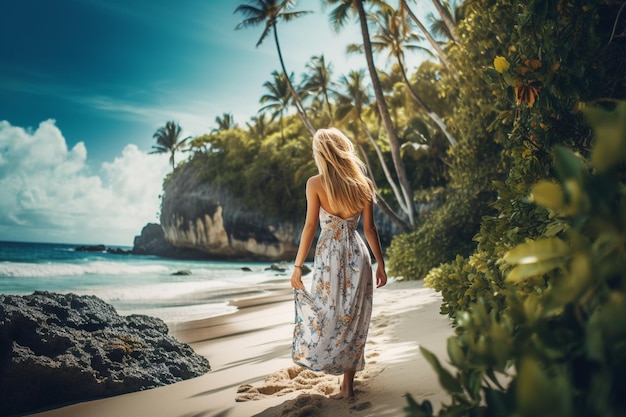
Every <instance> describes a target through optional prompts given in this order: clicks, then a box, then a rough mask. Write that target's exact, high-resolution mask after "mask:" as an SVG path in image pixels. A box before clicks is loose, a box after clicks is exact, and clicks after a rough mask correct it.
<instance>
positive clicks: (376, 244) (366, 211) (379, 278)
mask: <svg viewBox="0 0 626 417" xmlns="http://www.w3.org/2000/svg"><path fill="white" fill-rule="evenodd" d="M363 233H364V234H365V238H366V239H367V243H368V244H369V246H370V249H371V250H372V253H373V254H374V258H375V259H376V263H377V264H378V267H377V268H376V287H382V286H383V285H385V284H386V283H387V272H386V271H385V258H384V257H383V248H382V245H381V244H380V236H379V235H378V229H377V228H376V223H375V222H374V203H373V202H372V201H369V202H367V203H366V204H365V207H364V208H363Z"/></svg>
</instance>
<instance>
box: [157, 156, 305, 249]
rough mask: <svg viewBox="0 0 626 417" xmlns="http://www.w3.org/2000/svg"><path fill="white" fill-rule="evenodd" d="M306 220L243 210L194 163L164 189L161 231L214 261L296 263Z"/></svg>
mask: <svg viewBox="0 0 626 417" xmlns="http://www.w3.org/2000/svg"><path fill="white" fill-rule="evenodd" d="M303 198H304V196H303ZM302 221H303V219H302ZM302 221H300V222H298V223H297V224H296V223H295V222H289V221H284V220H279V219H271V218H266V217H265V216H263V215H262V214H261V213H259V212H258V210H255V209H254V208H246V207H243V206H242V204H241V203H238V202H237V201H236V198H235V196H234V195H233V194H232V193H231V192H230V191H229V190H222V189H218V187H215V186H214V185H212V184H211V182H210V181H209V180H208V179H206V178H202V176H201V170H200V169H198V168H197V167H195V166H194V164H190V163H188V164H186V165H184V166H182V167H180V168H178V169H177V170H176V171H175V172H174V173H173V174H172V176H171V177H170V179H169V180H168V181H167V183H166V185H165V187H164V193H163V200H162V207H161V227H162V229H163V233H164V237H165V240H166V241H167V242H169V243H170V244H171V245H172V246H174V247H176V248H188V249H192V250H195V251H201V252H202V253H204V254H206V255H207V257H209V258H219V259H240V260H243V259H251V260H269V261H279V260H289V259H292V258H293V257H294V256H295V253H296V251H297V243H298V239H299V238H300V230H301V227H302Z"/></svg>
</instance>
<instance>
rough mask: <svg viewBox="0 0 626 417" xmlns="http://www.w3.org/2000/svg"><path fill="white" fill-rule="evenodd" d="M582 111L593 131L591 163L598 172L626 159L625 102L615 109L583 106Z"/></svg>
mask: <svg viewBox="0 0 626 417" xmlns="http://www.w3.org/2000/svg"><path fill="white" fill-rule="evenodd" d="M582 112H583V113H584V115H585V116H586V118H587V120H588V121H589V124H591V126H592V128H593V130H594V133H595V145H594V147H593V151H592V154H591V163H592V164H593V166H595V167H596V168H597V169H598V171H599V172H605V171H607V170H609V169H610V168H612V167H613V166H615V165H616V164H617V163H619V162H620V161H623V160H625V159H626V102H620V103H619V104H618V105H617V106H616V108H615V110H613V111H607V110H604V109H602V108H599V107H591V106H585V107H583V109H582Z"/></svg>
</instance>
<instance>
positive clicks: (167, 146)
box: [149, 121, 191, 171]
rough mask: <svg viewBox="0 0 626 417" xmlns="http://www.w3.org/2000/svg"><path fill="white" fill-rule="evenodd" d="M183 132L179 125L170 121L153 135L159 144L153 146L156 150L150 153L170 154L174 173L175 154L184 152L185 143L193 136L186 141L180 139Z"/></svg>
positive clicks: (185, 139)
mask: <svg viewBox="0 0 626 417" xmlns="http://www.w3.org/2000/svg"><path fill="white" fill-rule="evenodd" d="M181 132H182V129H181V127H180V125H179V124H178V123H176V122H174V121H169V122H167V123H165V126H163V127H160V128H158V129H157V131H156V132H155V133H154V135H152V137H153V138H155V139H156V140H157V144H156V145H153V146H152V148H153V149H154V150H153V151H151V152H149V153H150V154H155V153H169V154H170V163H171V164H172V171H173V170H174V154H175V153H176V152H177V151H180V150H182V148H183V146H184V145H185V142H187V141H188V140H189V139H190V138H191V136H187V137H186V138H184V139H180V134H181Z"/></svg>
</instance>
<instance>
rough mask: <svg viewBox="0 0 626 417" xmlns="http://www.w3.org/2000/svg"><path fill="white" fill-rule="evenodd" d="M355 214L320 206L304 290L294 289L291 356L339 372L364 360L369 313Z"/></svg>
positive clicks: (368, 278) (367, 263)
mask: <svg viewBox="0 0 626 417" xmlns="http://www.w3.org/2000/svg"><path fill="white" fill-rule="evenodd" d="M359 217H360V216H359V215H356V216H354V217H350V218H348V219H343V218H341V217H338V216H335V215H332V214H330V213H328V212H327V211H326V210H324V209H323V208H321V207H320V226H321V233H320V236H319V239H318V242H317V246H316V249H315V263H314V266H313V282H312V284H311V291H310V293H309V292H307V291H306V290H294V291H295V294H294V295H295V306H296V322H295V328H294V334H293V348H292V358H293V361H294V362H295V363H296V364H298V365H301V366H304V367H306V368H308V369H311V370H314V371H322V372H325V373H327V374H333V375H340V374H342V373H344V372H345V371H348V370H357V371H360V370H362V369H363V368H364V366H365V360H364V348H365V341H366V339H367V331H368V328H369V324H370V318H371V315H372V293H373V282H372V266H371V260H370V255H369V251H368V249H367V246H366V245H365V242H364V241H363V239H361V236H360V235H359V234H358V232H357V231H356V228H357V225H358V223H359Z"/></svg>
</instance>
